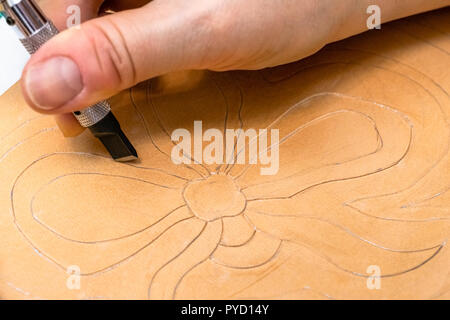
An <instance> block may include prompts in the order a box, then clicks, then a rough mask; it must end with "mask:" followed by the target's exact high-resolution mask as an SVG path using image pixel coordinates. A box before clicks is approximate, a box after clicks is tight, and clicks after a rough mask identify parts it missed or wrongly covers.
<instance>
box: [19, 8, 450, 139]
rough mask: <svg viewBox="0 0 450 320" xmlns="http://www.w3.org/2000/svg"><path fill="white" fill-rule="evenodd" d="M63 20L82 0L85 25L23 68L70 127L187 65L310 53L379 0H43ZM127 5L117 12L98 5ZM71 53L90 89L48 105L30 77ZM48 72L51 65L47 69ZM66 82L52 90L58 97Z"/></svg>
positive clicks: (355, 26)
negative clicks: (100, 105) (81, 112)
mask: <svg viewBox="0 0 450 320" xmlns="http://www.w3.org/2000/svg"><path fill="white" fill-rule="evenodd" d="M38 2H39V4H40V5H41V7H42V8H43V10H44V11H45V13H46V14H47V15H48V16H49V17H50V18H51V19H52V20H53V21H54V22H55V24H56V26H57V27H58V29H59V30H64V29H66V19H67V18H68V14H67V13H66V8H67V7H68V6H70V5H73V4H76V5H78V6H80V8H81V13H82V20H83V21H84V23H83V24H82V26H81V28H70V29H68V30H66V31H63V32H62V33H61V34H59V35H58V36H56V37H55V38H53V39H52V40H51V41H49V42H47V43H46V44H45V45H44V46H43V47H42V48H41V49H40V50H39V51H38V52H37V53H36V54H35V55H33V57H32V58H31V60H30V61H29V63H28V65H27V66H26V68H25V70H24V73H23V81H22V86H23V93H24V97H25V99H26V101H27V103H28V104H29V105H30V106H31V107H32V108H33V109H34V110H36V111H38V112H41V113H45V114H54V115H56V119H57V123H58V125H59V127H60V128H61V131H62V132H63V134H64V135H65V136H76V135H78V134H79V133H81V132H82V128H81V127H80V126H79V125H78V122H77V121H76V120H75V118H74V117H73V116H72V115H71V113H70V112H71V111H74V110H78V109H81V108H83V107H86V106H89V105H92V104H94V103H96V102H98V101H100V100H103V99H106V98H109V97H111V96H113V95H115V94H117V93H118V92H120V91H122V90H124V89H126V88H129V87H132V86H133V85H135V84H137V83H139V82H141V81H144V80H146V79H150V78H153V77H157V76H161V75H165V74H168V73H172V72H179V71H182V70H204V69H208V70H214V71H225V70H236V69H245V70H256V69H262V68H266V67H272V66H276V65H281V64H285V63H289V62H293V61H296V60H299V59H301V58H304V57H307V56H309V55H311V54H313V53H315V52H317V51H318V50H320V49H321V48H322V47H323V46H325V45H326V44H328V43H331V42H334V41H338V40H341V39H344V38H346V37H349V36H352V35H355V34H358V33H361V32H364V31H367V26H366V20H367V18H368V14H367V13H366V9H367V7H368V6H369V5H371V4H374V1H372V0H189V1H186V0H154V1H151V2H149V1H145V0H135V1H131V0H123V1H122V0H114V1H106V2H104V1H102V0H60V1H54V0H41V1H38ZM376 3H377V4H378V5H379V6H380V7H381V10H382V20H383V22H387V21H391V20H395V19H398V18H402V17H405V16H409V15H413V14H416V13H420V12H424V11H428V10H433V9H437V8H440V7H444V6H447V5H450V0H378V1H376ZM105 10H114V11H119V12H118V13H116V14H113V15H103V14H101V17H98V15H99V13H102V12H104V11H105ZM53 57H65V58H69V59H71V60H72V61H73V62H75V64H76V65H77V66H78V68H79V69H80V71H81V79H82V84H83V89H82V91H81V92H80V93H79V94H77V95H76V96H74V97H73V98H71V99H69V100H68V101H65V102H64V103H62V104H60V105H57V106H55V107H54V108H52V109H42V108H41V107H40V106H39V104H38V103H36V99H35V98H33V95H32V94H31V91H32V90H33V88H32V86H33V84H32V83H31V82H30V81H27V80H28V77H29V71H30V69H31V68H33V66H37V65H39V64H40V63H42V62H45V61H48V59H50V58H53ZM41 73H42V74H43V76H45V72H41ZM59 91H61V90H53V92H50V93H49V98H54V100H55V101H58V98H60V97H57V96H55V97H53V96H52V95H58V94H60V93H59Z"/></svg>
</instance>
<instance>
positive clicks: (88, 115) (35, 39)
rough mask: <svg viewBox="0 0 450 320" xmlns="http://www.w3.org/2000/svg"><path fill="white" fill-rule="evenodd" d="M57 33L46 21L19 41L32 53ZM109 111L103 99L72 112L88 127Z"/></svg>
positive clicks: (109, 106)
mask: <svg viewBox="0 0 450 320" xmlns="http://www.w3.org/2000/svg"><path fill="white" fill-rule="evenodd" d="M57 34H58V29H56V27H55V26H54V25H53V23H52V22H50V21H48V22H47V23H46V24H45V25H44V26H43V27H42V28H41V29H39V30H38V31H37V32H35V33H33V34H32V35H30V36H28V37H25V38H23V39H21V40H20V41H21V42H22V44H23V46H24V47H25V48H26V49H27V51H28V52H29V53H30V54H31V55H32V54H34V53H35V52H36V51H38V50H39V48H40V47H41V46H42V45H43V44H44V43H46V42H47V41H48V40H50V39H51V38H52V37H54V36H55V35H57ZM110 111H111V105H110V104H109V102H108V101H106V100H105V101H102V102H99V103H97V104H95V105H93V106H91V107H89V108H86V109H84V110H81V111H76V112H74V113H73V114H74V116H75V118H77V120H78V122H79V123H80V124H81V126H83V127H85V128H89V127H91V126H93V125H95V124H96V123H98V122H99V121H101V120H102V119H103V118H105V117H106V116H107V115H108V113H109V112H110Z"/></svg>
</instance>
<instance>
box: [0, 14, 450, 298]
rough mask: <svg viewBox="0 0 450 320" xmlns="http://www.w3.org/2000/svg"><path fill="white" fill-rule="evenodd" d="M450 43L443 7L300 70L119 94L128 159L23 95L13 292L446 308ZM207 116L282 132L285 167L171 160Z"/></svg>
mask: <svg viewBox="0 0 450 320" xmlns="http://www.w3.org/2000/svg"><path fill="white" fill-rule="evenodd" d="M449 32H450V11H449V10H448V9H447V10H441V11H437V12H434V13H430V14H425V15H421V16H417V17H413V18H409V19H406V20H403V21H400V22H395V23H392V24H389V25H386V26H383V28H382V30H381V31H374V32H370V33H366V34H363V35H361V36H358V37H355V38H352V39H348V40H345V41H343V42H340V43H337V44H333V45H330V46H328V47H327V48H325V49H324V50H322V51H321V52H319V53H318V54H316V55H314V56H313V57H310V58H308V59H306V60H303V61H300V62H298V63H294V64H291V65H287V66H281V67H278V68H274V69H269V70H263V71H255V72H230V73H218V74H215V73H201V72H191V73H184V74H178V75H172V76H167V77H164V78H162V79H158V80H153V81H150V82H146V83H143V84H141V85H139V86H137V87H136V88H134V89H132V90H131V91H129V92H124V93H123V94H121V95H120V96H118V97H115V98H114V99H113V106H114V108H115V113H116V115H117V117H118V118H119V119H120V122H121V123H122V125H123V129H124V131H125V132H126V133H127V135H128V136H129V138H130V140H131V141H133V143H134V144H135V146H136V148H137V150H138V152H139V154H140V161H139V162H137V163H130V164H119V163H115V162H113V161H112V160H110V159H109V158H108V156H107V154H106V153H105V151H104V149H103V148H102V147H101V145H100V144H99V143H98V142H97V141H95V140H94V139H93V138H92V137H91V136H90V135H89V134H88V133H85V134H83V135H82V136H81V137H79V138H76V139H65V138H63V137H62V135H61V134H60V133H59V131H58V130H57V129H56V128H55V124H54V122H53V120H52V119H51V118H50V117H44V116H41V115H37V114H35V113H33V112H32V111H30V110H29V109H28V108H27V107H26V106H25V103H24V101H23V100H22V98H21V95H20V90H19V88H18V86H16V87H14V88H13V89H11V90H10V91H9V92H8V93H7V94H5V95H4V96H2V97H1V98H0V181H1V183H0V235H1V245H0V297H1V298H6V299H35V298H42V299H49V298H64V299H113V298H131V299H135V298H137V299H146V298H151V299H172V298H175V299H178V298H203V299H209V298H211V299H214V298H223V299H228V298H233V299H246V298H252V299H253V298H269V299H278V298H281V299H291V298H293V299H303V298H305V299H347V298H363V299H379V298H426V299H428V298H444V299H445V298H447V299H448V298H449V297H450V278H449V271H450V251H449V243H448V239H449V235H450V232H449V231H450V228H449V227H450V221H449V219H450V154H449V148H450V99H449V91H450V56H449V52H450V34H449ZM195 120H201V121H202V122H203V130H206V129H209V128H217V129H220V130H225V128H229V129H238V128H243V129H249V128H254V129H264V128H268V129H278V130H279V135H280V141H279V171H278V173H277V174H276V175H261V172H260V169H261V167H262V165H261V164H257V165H250V164H234V165H233V164H223V165H217V164H210V165H208V164H205V163H201V164H195V163H194V164H185V165H175V164H174V163H173V162H172V161H171V157H170V155H171V151H172V149H173V147H174V142H172V141H171V139H170V135H171V133H172V132H173V131H174V130H175V129H177V128H186V129H188V130H193V124H194V121H195ZM249 144H251V142H249ZM237 149H238V148H237ZM77 273H79V274H80V276H79V278H77V277H76V276H77ZM377 274H378V275H379V277H378V276H377ZM374 275H375V276H374ZM78 280H79V281H78Z"/></svg>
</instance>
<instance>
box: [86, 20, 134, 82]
mask: <svg viewBox="0 0 450 320" xmlns="http://www.w3.org/2000/svg"><path fill="white" fill-rule="evenodd" d="M84 33H85V35H86V36H87V38H88V40H89V42H90V43H91V46H92V49H93V51H94V52H95V55H96V58H97V62H98V64H99V66H100V69H101V70H102V72H104V73H105V74H106V75H108V77H109V78H110V80H111V82H112V83H113V84H114V86H115V87H119V88H126V87H129V86H132V85H133V84H135V82H136V68H135V65H134V61H133V59H132V56H131V54H130V50H129V48H128V43H127V41H126V38H125V36H124V33H123V32H122V30H121V28H120V27H119V26H117V25H116V23H114V21H111V20H106V19H105V20H104V21H103V22H102V23H96V22H92V23H89V24H87V25H86V27H85V28H84Z"/></svg>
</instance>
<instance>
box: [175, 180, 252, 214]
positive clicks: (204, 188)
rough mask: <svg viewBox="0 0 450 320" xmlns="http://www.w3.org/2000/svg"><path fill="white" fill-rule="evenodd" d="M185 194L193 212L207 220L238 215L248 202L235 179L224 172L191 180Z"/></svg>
mask: <svg viewBox="0 0 450 320" xmlns="http://www.w3.org/2000/svg"><path fill="white" fill-rule="evenodd" d="M183 196H184V199H185V201H186V204H187V205H188V207H189V208H190V209H191V210H192V212H193V213H194V214H195V215H196V216H197V217H198V218H200V219H202V220H205V221H214V220H217V219H219V218H222V217H233V216H237V215H239V214H241V213H242V212H243V211H244V209H245V204H246V199H245V196H244V194H243V193H242V192H241V191H240V190H239V187H238V186H237V185H236V183H235V182H234V181H233V179H231V178H230V177H229V176H226V175H222V174H219V175H212V176H210V177H208V178H206V179H202V180H196V181H192V182H190V183H189V184H188V185H187V186H186V188H185V189H184V192H183Z"/></svg>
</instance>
